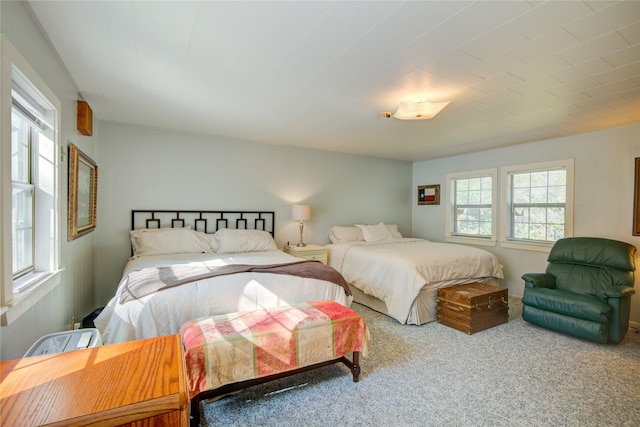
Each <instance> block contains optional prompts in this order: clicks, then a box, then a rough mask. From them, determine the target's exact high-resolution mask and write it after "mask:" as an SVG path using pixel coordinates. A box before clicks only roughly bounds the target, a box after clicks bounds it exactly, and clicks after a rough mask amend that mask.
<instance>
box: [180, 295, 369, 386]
mask: <svg viewBox="0 0 640 427" xmlns="http://www.w3.org/2000/svg"><path fill="white" fill-rule="evenodd" d="M180 335H181V336H182V340H183V343H184V346H185V359H186V367H187V376H188V382H189V392H190V396H191V397H194V396H196V395H198V394H199V393H200V392H203V391H206V390H213V389H216V388H218V387H221V386H223V385H225V384H231V383H234V382H239V381H244V380H249V379H253V378H260V377H264V376H268V375H272V374H277V373H281V372H286V371H290V370H293V369H297V368H301V367H304V366H308V365H313V364H315V363H320V362H324V361H328V360H333V359H337V358H340V357H342V356H345V355H346V354H347V353H351V352H354V351H360V352H361V353H362V355H363V356H366V353H367V348H368V341H369V331H368V329H367V326H366V324H365V321H364V319H363V318H362V317H361V316H360V315H359V314H358V313H356V312H355V311H353V310H351V309H349V308H347V307H345V306H343V305H341V304H338V303H336V302H334V301H312V302H308V303H304V304H298V305H294V306H285V307H276V308H267V309H262V310H256V311H248V312H237V313H230V314H225V315H218V316H211V317H205V318H199V319H194V320H189V321H187V322H186V323H185V324H184V325H183V326H182V328H181V330H180Z"/></svg>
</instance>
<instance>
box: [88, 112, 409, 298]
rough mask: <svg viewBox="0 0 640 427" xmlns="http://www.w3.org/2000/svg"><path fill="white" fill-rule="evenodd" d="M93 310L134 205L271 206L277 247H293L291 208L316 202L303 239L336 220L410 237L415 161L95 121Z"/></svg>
mask: <svg viewBox="0 0 640 427" xmlns="http://www.w3.org/2000/svg"><path fill="white" fill-rule="evenodd" d="M97 128H98V134H99V136H98V139H99V143H98V146H97V157H98V167H99V183H98V219H97V221H98V228H97V253H98V265H97V274H96V286H97V288H96V305H104V304H105V303H106V302H107V301H108V300H109V298H110V297H112V296H113V294H114V292H115V289H116V286H117V284H118V281H119V279H120V277H121V274H122V269H123V267H124V264H125V262H126V260H127V258H128V257H129V255H130V242H129V234H128V233H129V229H130V211H131V210H132V209H153V208H155V209H163V208H164V209H220V210H273V211H275V213H276V230H275V236H276V243H277V244H278V246H279V247H282V246H283V245H284V244H285V243H286V242H287V241H291V242H297V241H298V240H297V239H298V238H299V229H298V224H297V222H294V221H291V220H290V219H289V217H290V205H291V204H294V203H298V202H304V203H308V204H310V205H311V206H312V219H311V220H310V221H306V222H305V228H304V236H305V242H307V243H316V244H326V243H329V227H330V226H331V225H334V224H339V225H348V224H354V223H356V222H357V223H378V222H380V221H384V222H387V223H397V224H398V225H399V228H400V231H401V232H403V233H405V234H407V235H410V234H411V163H407V162H400V161H395V160H383V159H376V158H372V157H362V156H353V155H348V154H340V153H331V152H326V151H318V150H311V149H304V148H294V147H287V146H278V145H267V144H257V143H251V142H247V141H240V140H233V139H229V138H224V137H218V138H214V137H205V136H198V135H192V134H186V133H171V132H165V131H158V130H153V129H149V128H143V127H138V126H130V125H123V124H116V123H110V122H98V124H97Z"/></svg>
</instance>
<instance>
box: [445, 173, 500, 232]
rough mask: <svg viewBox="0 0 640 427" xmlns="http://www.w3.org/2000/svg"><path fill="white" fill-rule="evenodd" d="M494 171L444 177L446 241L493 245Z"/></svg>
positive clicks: (494, 209)
mask: <svg viewBox="0 0 640 427" xmlns="http://www.w3.org/2000/svg"><path fill="white" fill-rule="evenodd" d="M496 178H497V170H496V169H486V170H480V171H471V172H464V173H455V174H449V175H447V206H446V210H447V235H446V238H447V240H448V241H460V242H465V243H471V244H480V245H495V242H496V234H497V233H496V206H495V203H496V184H495V182H496Z"/></svg>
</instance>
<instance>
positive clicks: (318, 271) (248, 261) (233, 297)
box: [94, 210, 352, 344]
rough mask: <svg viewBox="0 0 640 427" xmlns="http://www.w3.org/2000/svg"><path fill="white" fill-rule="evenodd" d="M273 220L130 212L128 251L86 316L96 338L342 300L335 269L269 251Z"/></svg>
mask: <svg viewBox="0 0 640 427" xmlns="http://www.w3.org/2000/svg"><path fill="white" fill-rule="evenodd" d="M274 223H275V214H274V213H273V212H266V211H265V212H262V211H258V212H247V211H238V212H235V211H234V212H232V211H167V210H144V211H143V210H134V211H132V212H131V232H130V235H131V244H132V256H131V258H130V259H129V260H128V262H127V263H126V265H125V268H124V271H123V274H122V278H121V280H120V283H119V285H118V288H117V291H116V293H115V295H114V296H113V298H112V299H111V300H110V301H109V303H108V304H107V305H106V306H105V308H104V309H103V310H102V312H101V313H100V314H99V315H98V316H97V317H96V319H95V320H94V324H95V326H96V327H97V328H98V330H99V331H100V333H101V335H102V339H103V342H104V343H105V344H113V343H118V342H123V341H130V340H137V339H144V338H152V337H156V336H162V335H170V334H177V333H179V331H180V328H181V326H182V325H183V324H184V323H185V322H186V321H187V320H191V319H195V318H198V317H204V316H211V315H219V314H227V313H233V312H239V311H251V310H257V309H262V308H266V307H279V306H286V305H292V304H299V303H303V302H307V301H315V300H332V301H336V302H338V303H340V304H342V305H344V306H347V307H348V306H350V304H351V301H352V296H351V291H350V289H349V287H348V286H347V285H346V283H345V282H344V278H343V277H342V276H341V275H340V274H339V273H338V272H336V271H335V270H334V269H332V268H329V267H327V266H325V265H323V264H322V263H320V262H317V261H308V260H302V259H300V258H296V257H293V256H291V255H288V254H286V253H284V252H282V251H280V250H278V249H277V247H276V245H275V242H274V240H273V230H274Z"/></svg>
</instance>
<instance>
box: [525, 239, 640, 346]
mask: <svg viewBox="0 0 640 427" xmlns="http://www.w3.org/2000/svg"><path fill="white" fill-rule="evenodd" d="M547 261H548V262H549V264H548V266H547V270H546V272H545V273H527V274H524V275H523V276H522V279H523V280H524V282H525V288H524V295H523V297H522V318H523V319H524V320H526V321H527V322H530V323H533V324H536V325H539V326H542V327H545V328H548V329H553V330H556V331H559V332H562V333H565V334H569V335H573V336H577V337H580V338H584V339H587V340H591V341H596V342H600V343H607V342H613V343H619V342H620V341H622V338H624V336H625V334H626V333H627V329H628V328H629V313H630V311H631V296H632V295H633V294H634V293H635V290H634V289H633V284H634V280H635V270H636V264H635V263H636V248H635V246H633V245H630V244H628V243H624V242H619V241H616V240H609V239H602V238H596V237H570V238H566V239H560V240H558V241H557V242H556V243H555V244H554V245H553V248H552V249H551V252H550V253H549V257H548V259H547Z"/></svg>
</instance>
